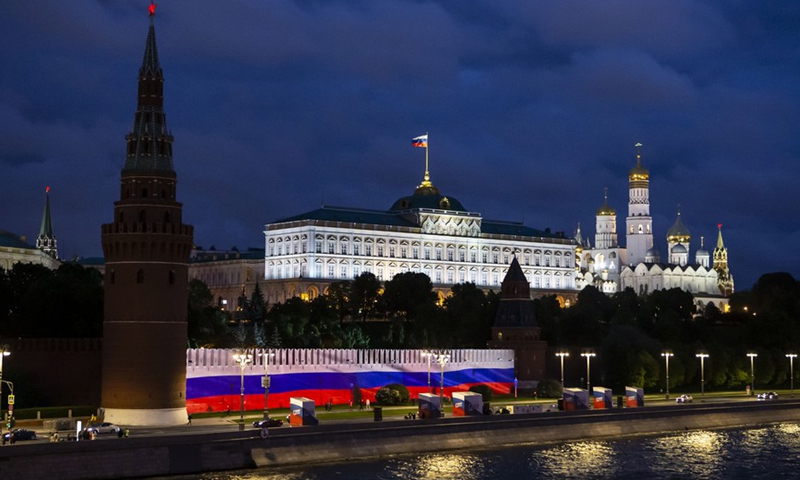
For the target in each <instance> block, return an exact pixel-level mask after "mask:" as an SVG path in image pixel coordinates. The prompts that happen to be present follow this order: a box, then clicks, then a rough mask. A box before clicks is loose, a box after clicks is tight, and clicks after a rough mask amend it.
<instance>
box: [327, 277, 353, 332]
mask: <svg viewBox="0 0 800 480" xmlns="http://www.w3.org/2000/svg"><path fill="white" fill-rule="evenodd" d="M325 296H326V297H327V300H328V303H330V305H331V307H332V308H333V309H334V311H335V312H336V316H337V318H338V319H339V323H342V322H344V320H345V318H347V317H348V316H349V315H350V282H333V283H332V284H331V285H330V286H329V287H328V293H326V294H325Z"/></svg>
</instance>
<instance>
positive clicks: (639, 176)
mask: <svg viewBox="0 0 800 480" xmlns="http://www.w3.org/2000/svg"><path fill="white" fill-rule="evenodd" d="M641 148H642V144H641V143H637V144H636V166H635V167H633V168H631V169H630V171H629V172H628V180H630V181H631V182H636V181H640V182H641V181H645V182H646V181H649V180H650V171H649V170H647V169H646V168H644V167H643V166H642V152H641Z"/></svg>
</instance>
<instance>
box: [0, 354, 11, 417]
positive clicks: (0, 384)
mask: <svg viewBox="0 0 800 480" xmlns="http://www.w3.org/2000/svg"><path fill="white" fill-rule="evenodd" d="M9 355H11V352H9V351H8V345H0V399H2V398H3V357H7V356H9ZM11 393H14V392H13V391H12V392H11ZM9 416H11V414H10V413H9Z"/></svg>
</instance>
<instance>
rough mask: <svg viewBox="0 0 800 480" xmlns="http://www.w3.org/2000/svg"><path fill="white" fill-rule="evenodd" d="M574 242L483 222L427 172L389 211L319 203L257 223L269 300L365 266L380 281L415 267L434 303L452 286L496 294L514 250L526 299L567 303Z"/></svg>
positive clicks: (572, 290)
mask: <svg viewBox="0 0 800 480" xmlns="http://www.w3.org/2000/svg"><path fill="white" fill-rule="evenodd" d="M575 247H576V245H575V242H574V240H572V239H571V238H567V237H566V236H565V235H563V234H562V233H552V232H550V231H549V229H547V230H544V231H541V230H536V229H533V228H529V227H526V226H525V225H523V224H522V223H516V222H502V221H490V220H485V219H483V218H482V216H481V214H480V213H476V212H471V211H468V210H467V209H466V208H464V206H463V205H462V204H461V202H459V201H458V200H457V199H455V198H453V197H448V196H444V195H442V194H441V193H440V192H439V190H438V189H437V188H436V187H435V186H433V184H432V183H431V181H430V176H429V174H428V172H427V171H426V172H425V177H424V180H423V182H422V183H421V184H420V185H419V186H418V187H417V188H416V189H415V190H414V193H413V194H412V195H410V196H407V197H403V198H401V199H399V200H397V201H396V202H395V203H394V204H393V205H392V206H391V208H389V210H385V211H383V210H365V209H359V208H339V207H322V208H320V209H317V210H313V211H311V212H307V213H303V214H300V215H296V216H293V217H289V218H284V219H281V220H278V221H276V222H274V223H270V224H267V225H266V227H265V252H264V255H265V265H264V281H263V289H264V293H265V296H266V298H267V301H268V302H269V303H271V304H274V303H276V302H283V301H285V300H286V299H288V298H291V297H293V296H300V297H303V298H314V297H316V296H317V295H320V294H323V293H325V291H326V289H327V288H328V286H329V285H330V284H331V283H333V282H338V281H343V280H352V279H353V278H355V277H357V276H358V275H360V274H362V273H365V272H370V273H372V274H374V275H375V276H376V277H377V278H378V279H379V280H381V281H388V280H391V279H392V277H394V276H395V275H397V274H400V273H405V272H416V273H424V274H426V275H427V276H428V277H429V278H430V279H431V282H432V283H433V285H434V289H435V290H436V291H437V292H438V294H439V296H440V300H441V299H443V298H444V297H445V296H446V295H447V292H448V291H449V290H450V288H451V287H452V286H453V285H455V284H458V283H465V282H471V283H474V284H476V285H477V286H478V287H479V288H482V289H486V290H489V289H493V290H499V289H500V286H501V283H502V281H503V277H504V276H505V274H506V271H507V269H508V267H509V265H510V264H511V261H512V259H513V257H514V256H515V255H516V257H517V259H518V261H519V263H520V265H521V267H522V271H523V272H524V275H525V277H526V278H527V279H528V281H529V282H530V284H531V286H532V296H534V297H535V296H541V295H553V294H556V295H558V298H559V299H560V301H561V302H562V304H566V305H568V304H569V303H570V302H572V301H574V298H575V295H576V286H575V268H574V267H575Z"/></svg>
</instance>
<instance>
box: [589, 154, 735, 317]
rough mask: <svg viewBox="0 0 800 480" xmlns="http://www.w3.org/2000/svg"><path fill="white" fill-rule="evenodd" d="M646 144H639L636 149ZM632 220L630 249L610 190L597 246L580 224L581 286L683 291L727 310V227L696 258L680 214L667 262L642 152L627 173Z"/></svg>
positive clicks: (627, 224) (599, 215)
mask: <svg viewBox="0 0 800 480" xmlns="http://www.w3.org/2000/svg"><path fill="white" fill-rule="evenodd" d="M639 147H641V144H637V148H639ZM628 191H629V196H628V216H627V218H626V219H625V246H624V247H623V246H621V245H620V244H619V242H618V236H617V212H616V210H615V209H614V208H613V207H611V206H610V205H609V204H608V192H607V191H606V193H605V198H604V202H603V205H602V206H601V207H600V208H599V209H597V213H596V225H595V238H594V246H592V245H591V242H590V241H589V239H584V238H583V235H582V233H581V230H580V225H579V226H578V230H577V233H576V235H575V240H576V242H577V243H578V248H577V250H576V259H577V269H578V271H579V274H578V276H577V279H576V287H577V288H578V289H583V288H584V287H586V286H589V285H593V286H595V287H596V288H597V289H599V290H600V291H602V292H604V293H607V294H611V293H614V292H620V291H622V290H625V289H626V288H632V289H633V290H634V291H635V292H636V293H637V294H646V293H649V292H652V291H655V290H662V289H671V288H680V289H682V290H685V291H687V292H689V293H691V294H692V295H693V296H694V298H695V301H696V302H697V304H698V306H705V305H707V304H709V303H713V304H714V305H715V306H716V307H717V308H719V309H720V310H723V311H725V310H726V309H727V305H728V299H727V297H728V296H730V295H731V294H732V293H733V275H731V273H730V271H729V269H728V250H727V249H726V248H725V243H724V242H723V240H722V225H721V224H719V225H717V244H716V247H715V248H714V251H713V254H711V253H709V251H708V250H706V249H705V240H704V238H703V237H700V248H699V249H698V250H697V252H696V253H695V255H694V257H692V256H691V246H690V240H691V233H690V232H689V229H688V228H687V227H686V225H685V224H684V223H683V219H682V217H681V212H680V211H678V212H677V217H676V219H675V223H674V224H673V225H672V227H671V228H670V229H669V230H668V231H667V238H666V240H667V250H666V252H667V256H666V257H665V258H664V259H662V257H661V254H660V253H659V251H658V249H657V248H656V246H655V242H654V238H653V218H652V217H651V216H650V172H649V171H648V170H647V169H646V168H645V167H644V166H642V156H641V152H640V151H637V154H636V165H635V166H634V167H633V168H632V169H631V170H630V171H629V172H628Z"/></svg>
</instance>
